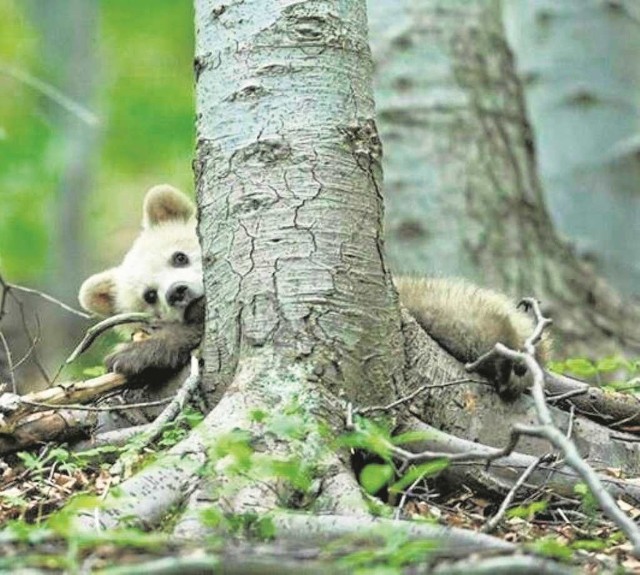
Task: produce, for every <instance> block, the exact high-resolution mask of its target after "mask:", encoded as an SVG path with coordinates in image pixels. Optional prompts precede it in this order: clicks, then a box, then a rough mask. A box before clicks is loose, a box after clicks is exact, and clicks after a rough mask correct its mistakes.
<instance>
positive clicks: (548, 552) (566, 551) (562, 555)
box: [527, 538, 573, 561]
mask: <svg viewBox="0 0 640 575" xmlns="http://www.w3.org/2000/svg"><path fill="white" fill-rule="evenodd" d="M527 547H529V548H530V549H532V550H533V551H535V552H536V553H539V554H540V555H545V556H546V557H553V558H554V559H560V560H564V561H566V560H569V559H571V557H573V552H572V551H571V549H570V548H569V547H568V546H566V545H565V544H564V543H562V542H561V541H559V540H558V539H551V538H544V539H540V540H539V541H536V542H535V543H532V544H531V545H528V546H527Z"/></svg>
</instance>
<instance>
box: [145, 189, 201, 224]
mask: <svg viewBox="0 0 640 575" xmlns="http://www.w3.org/2000/svg"><path fill="white" fill-rule="evenodd" d="M194 212H195V208H194V206H193V204H192V203H191V200H189V198H187V196H185V195H184V194H183V193H182V192H181V191H180V190H178V189H176V188H174V187H173V186H169V185H168V184H160V185H159V186H154V187H153V188H151V189H150V190H149V191H148V192H147V195H146V196H145V197H144V208H143V214H144V215H143V216H142V227H143V228H144V229H147V228H151V227H153V226H155V225H157V224H161V223H162V222H169V221H172V220H182V221H185V222H186V221H188V220H189V219H190V218H191V217H192V216H193V213H194Z"/></svg>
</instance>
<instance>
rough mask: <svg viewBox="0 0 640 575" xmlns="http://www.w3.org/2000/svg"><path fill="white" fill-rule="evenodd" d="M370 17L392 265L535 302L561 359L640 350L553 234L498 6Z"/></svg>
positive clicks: (609, 297)
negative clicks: (547, 315)
mask: <svg viewBox="0 0 640 575" xmlns="http://www.w3.org/2000/svg"><path fill="white" fill-rule="evenodd" d="M370 11H371V18H370V20H371V37H372V49H373V54H374V58H375V60H376V63H377V65H376V73H377V78H376V80H377V81H376V88H377V92H376V94H377V102H378V111H379V122H380V126H381V135H382V139H383V141H384V142H385V152H386V157H385V162H386V163H385V171H386V175H387V177H386V188H385V189H386V195H387V237H388V243H387V245H388V248H389V250H388V251H389V255H390V259H391V262H392V265H393V267H394V268H395V269H397V270H401V271H403V272H414V273H418V274H420V275H425V274H444V275H456V276H458V275H459V276H464V277H467V278H469V279H471V280H473V281H476V282H479V283H484V284H488V285H491V286H493V287H496V288H498V289H502V290H504V291H506V292H508V293H510V294H513V295H514V296H515V297H522V296H525V295H531V294H533V295H535V296H536V297H537V298H539V299H541V300H542V301H543V302H544V303H545V304H547V305H548V309H549V311H551V312H552V313H551V315H552V317H553V319H554V322H555V327H554V334H555V336H556V339H557V340H558V346H557V347H559V348H561V349H562V353H563V354H577V353H586V354H589V355H602V354H604V353H611V352H614V351H619V350H627V349H630V348H631V349H637V345H638V344H639V343H640V330H639V329H638V325H639V324H638V319H640V313H639V312H638V309H637V308H635V307H633V306H631V305H627V306H624V305H623V304H622V302H621V301H620V299H619V298H618V296H617V295H616V294H615V293H614V292H613V291H612V290H611V289H610V288H609V287H608V286H607V285H605V284H604V283H603V282H602V281H601V280H599V279H598V278H597V277H596V276H595V275H594V273H593V272H592V270H591V269H590V267H588V266H587V265H586V264H585V263H584V262H583V261H582V260H581V259H580V258H578V257H577V256H576V255H575V254H574V253H573V252H572V251H571V250H570V248H569V247H568V246H567V245H566V244H565V243H563V242H562V241H561V240H560V239H559V238H558V237H557V235H556V233H555V231H554V229H553V225H552V222H551V220H550V218H549V215H548V213H547V211H546V208H545V204H544V198H543V192H542V186H541V183H540V180H539V178H538V175H537V171H536V164H535V154H534V145H533V136H532V131H531V127H530V125H529V122H528V119H527V113H526V108H525V101H524V97H523V91H522V86H521V83H520V81H519V79H518V77H517V76H516V74H515V71H514V63H513V58H512V55H511V52H510V50H509V47H508V46H507V44H506V41H505V38H504V32H503V29H502V24H501V19H500V4H499V2H497V0H444V1H443V0H419V1H418V0H403V1H401V2H398V1H396V0H393V1H390V0H389V1H382V0H381V1H377V0H376V2H371V3H370ZM389 22H393V25H392V26H389Z"/></svg>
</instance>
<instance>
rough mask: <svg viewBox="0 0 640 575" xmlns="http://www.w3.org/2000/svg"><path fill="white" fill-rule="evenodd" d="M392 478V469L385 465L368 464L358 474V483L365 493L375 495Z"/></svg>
mask: <svg viewBox="0 0 640 575" xmlns="http://www.w3.org/2000/svg"><path fill="white" fill-rule="evenodd" d="M393 476H394V471H393V467H391V465H389V464H387V463H370V464H369V465H366V466H365V467H364V468H363V469H362V471H361V472H360V483H361V484H362V487H364V489H365V491H366V492H367V493H370V494H371V495H373V494H375V493H377V492H378V491H380V489H382V488H383V487H384V486H385V485H387V484H388V483H389V482H390V481H391V480H392V479H393Z"/></svg>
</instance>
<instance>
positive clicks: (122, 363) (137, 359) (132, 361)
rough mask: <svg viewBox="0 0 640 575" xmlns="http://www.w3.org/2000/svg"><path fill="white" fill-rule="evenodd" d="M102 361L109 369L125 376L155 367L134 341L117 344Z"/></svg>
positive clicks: (132, 375)
mask: <svg viewBox="0 0 640 575" xmlns="http://www.w3.org/2000/svg"><path fill="white" fill-rule="evenodd" d="M141 352H142V353H141ZM104 362H105V365H106V366H107V369H108V370H109V371H114V372H116V373H120V374H122V375H124V376H125V377H127V378H135V377H137V376H139V375H140V374H142V373H143V372H144V371H146V370H148V369H149V368H153V367H155V366H154V365H153V364H151V363H150V362H149V358H148V357H147V354H145V353H144V352H143V350H141V349H140V345H139V344H136V343H132V344H129V345H123V346H119V348H118V349H117V350H116V351H114V352H113V353H112V354H110V355H108V356H107V357H106V358H105V360H104Z"/></svg>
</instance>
